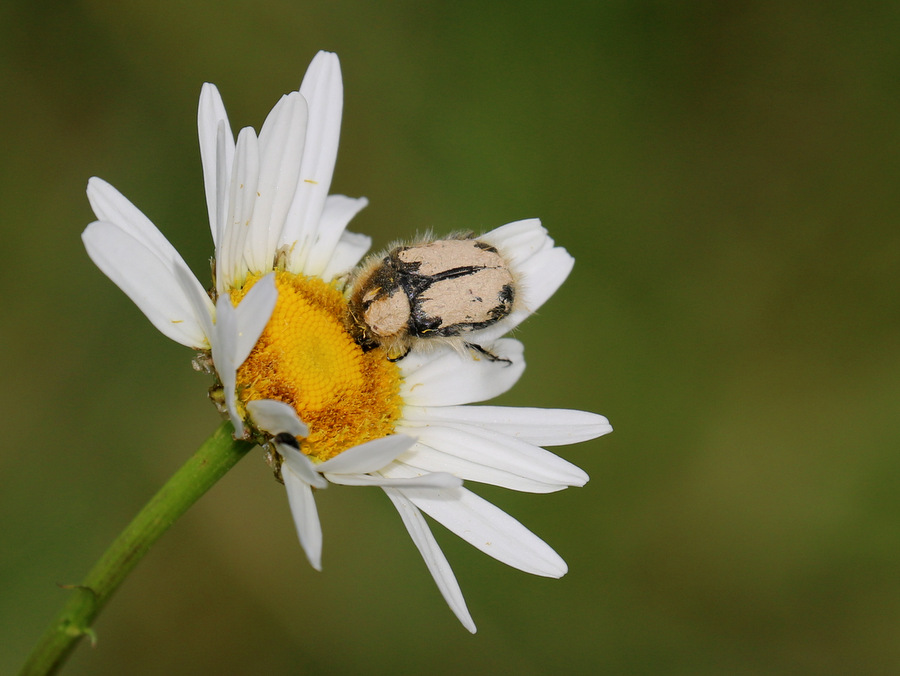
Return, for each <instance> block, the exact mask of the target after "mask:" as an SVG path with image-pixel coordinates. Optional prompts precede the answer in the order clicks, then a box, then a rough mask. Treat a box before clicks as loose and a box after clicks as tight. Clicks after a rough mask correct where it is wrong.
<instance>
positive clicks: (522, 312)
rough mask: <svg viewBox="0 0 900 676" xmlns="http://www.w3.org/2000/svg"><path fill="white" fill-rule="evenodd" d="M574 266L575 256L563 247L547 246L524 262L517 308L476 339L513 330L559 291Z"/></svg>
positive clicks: (477, 333) (520, 269)
mask: <svg viewBox="0 0 900 676" xmlns="http://www.w3.org/2000/svg"><path fill="white" fill-rule="evenodd" d="M574 265H575V259H574V258H572V256H570V255H569V252H567V251H566V250H565V249H563V248H561V247H554V248H552V249H545V250H543V251H540V252H538V253H537V254H535V255H534V256H532V257H530V258H528V259H527V260H525V261H522V262H521V263H520V264H519V265H518V266H517V268H516V273H517V276H518V278H519V284H518V297H517V298H516V302H515V305H514V307H513V311H512V312H511V313H510V314H509V315H508V316H507V317H504V318H503V319H502V320H501V321H499V322H497V323H496V324H493V325H491V326H489V327H487V328H486V329H481V330H480V331H474V332H473V333H472V340H473V341H474V342H478V341H484V342H485V343H490V342H491V341H493V340H495V339H497V338H499V337H500V336H502V335H504V334H507V333H509V332H510V331H512V330H513V329H514V328H516V327H517V326H518V325H519V324H521V323H522V322H523V321H525V320H526V319H528V317H530V316H531V315H532V314H534V313H535V312H536V311H537V310H538V308H540V307H541V306H542V305H543V304H544V303H545V302H546V301H547V299H549V298H550V296H552V295H553V294H554V293H556V290H557V289H559V287H560V286H562V283H563V282H564V281H566V278H567V277H568V276H569V273H570V272H572V266H574Z"/></svg>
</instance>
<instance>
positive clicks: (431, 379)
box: [398, 338, 525, 406]
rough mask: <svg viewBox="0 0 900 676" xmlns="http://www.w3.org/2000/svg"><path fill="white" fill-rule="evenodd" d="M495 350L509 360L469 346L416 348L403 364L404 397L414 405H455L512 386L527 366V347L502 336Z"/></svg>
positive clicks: (497, 392) (490, 395)
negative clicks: (493, 357)
mask: <svg viewBox="0 0 900 676" xmlns="http://www.w3.org/2000/svg"><path fill="white" fill-rule="evenodd" d="M490 349H491V351H492V352H493V353H494V354H495V355H497V356H498V357H501V358H503V359H509V360H510V361H511V362H512V363H511V364H510V363H508V362H505V361H490V360H488V359H486V358H483V357H479V356H478V355H477V354H476V353H474V352H473V351H471V350H469V351H468V352H467V353H466V354H463V355H460V354H459V353H458V352H456V351H454V350H452V349H450V348H446V347H441V348H436V349H434V350H429V351H425V350H423V351H417V350H413V351H412V352H410V353H409V354H408V355H407V356H406V357H404V358H403V360H402V361H400V362H398V363H399V364H400V370H401V371H402V372H403V384H402V385H401V387H400V394H401V396H402V397H403V401H405V402H406V403H407V404H412V405H413V406H455V405H457V404H468V403H470V402H474V401H484V400H486V399H491V398H493V397H496V396H499V395H501V394H503V393H504V392H506V391H507V390H509V388H511V387H512V386H513V385H515V384H516V381H518V380H519V378H520V377H521V375H522V372H523V371H524V370H525V358H524V356H523V352H524V348H523V346H522V343H520V342H519V341H518V340H515V339H513V338H504V339H502V340H498V341H496V342H495V343H493V344H492V345H491V346H490Z"/></svg>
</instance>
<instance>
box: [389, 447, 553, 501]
mask: <svg viewBox="0 0 900 676" xmlns="http://www.w3.org/2000/svg"><path fill="white" fill-rule="evenodd" d="M397 462H398V463H400V464H402V465H405V466H406V467H409V468H410V469H412V470H414V471H416V472H450V473H451V474H453V475H455V476H458V477H459V478H460V479H464V480H466V481H477V482H479V483H483V484H491V485H492V486H499V487H500V488H508V489H509V490H512V491H521V492H523V493H553V492H555V491H559V490H562V489H563V488H566V486H565V485H560V484H548V483H544V482H542V481H535V480H533V479H526V478H524V477H522V476H519V475H517V474H515V473H512V472H508V471H506V470H502V469H498V468H496V467H491V466H489V465H483V464H480V463H477V462H472V461H471V460H467V459H463V458H460V457H458V456H456V455H452V454H449V453H444V452H443V451H438V450H436V449H434V448H431V447H429V446H426V445H425V444H422V443H417V444H416V445H415V446H413V449H412V451H410V453H408V454H406V455H403V456H401V457H400V458H398V459H397Z"/></svg>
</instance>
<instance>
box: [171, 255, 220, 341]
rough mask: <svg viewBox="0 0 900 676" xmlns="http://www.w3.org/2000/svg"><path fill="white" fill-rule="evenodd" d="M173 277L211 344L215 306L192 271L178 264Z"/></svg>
mask: <svg viewBox="0 0 900 676" xmlns="http://www.w3.org/2000/svg"><path fill="white" fill-rule="evenodd" d="M175 278H176V279H177V280H178V284H179V286H180V287H181V291H182V293H183V294H184V295H185V297H186V298H187V299H188V301H189V302H190V304H191V307H193V309H194V317H196V319H197V322H198V323H199V325H200V330H201V331H203V335H205V336H206V337H207V342H209V344H210V346H212V342H211V341H212V338H213V336H214V335H215V329H214V328H213V314H214V313H215V308H216V306H215V305H214V304H213V302H212V300H210V297H209V294H207V293H206V291H204V290H203V288H202V287H201V286H200V284H199V283H198V282H197V278H196V277H194V275H193V273H192V272H191V271H190V270H188V269H187V267H186V266H185V267H182V266H180V265H178V266H176V267H175Z"/></svg>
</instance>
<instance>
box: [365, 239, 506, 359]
mask: <svg viewBox="0 0 900 676" xmlns="http://www.w3.org/2000/svg"><path fill="white" fill-rule="evenodd" d="M515 300H516V284H515V277H514V275H513V272H512V270H511V269H510V266H509V263H508V262H507V261H506V260H505V259H504V257H503V256H502V254H501V253H500V252H499V251H498V250H497V249H496V248H495V247H494V246H492V245H490V244H488V243H487V242H483V241H481V240H478V239H475V238H474V237H473V236H472V235H471V234H465V235H459V236H455V237H450V238H447V239H425V240H423V241H420V242H417V243H415V244H409V245H399V246H395V247H393V248H391V249H390V250H389V251H388V252H387V253H386V254H379V255H377V256H373V257H372V258H370V259H369V260H368V261H366V263H364V264H363V265H362V266H361V268H360V269H359V272H358V273H357V274H356V275H354V276H353V278H352V279H351V281H350V284H349V297H348V322H347V325H348V330H349V331H350V333H351V335H352V336H353V337H354V339H355V340H356V342H357V343H358V344H359V345H360V346H361V347H362V348H363V349H364V350H367V351H368V350H372V349H374V348H376V347H382V348H384V350H385V351H386V352H387V357H388V359H389V360H391V361H398V360H400V359H402V358H403V357H405V356H406V355H407V354H408V353H409V351H410V350H411V349H412V348H413V346H415V345H417V344H421V345H426V344H430V345H436V344H440V343H444V344H450V345H452V346H454V347H456V348H462V347H468V348H471V349H473V350H475V351H477V352H479V353H481V354H482V355H484V356H486V357H488V358H489V359H491V360H492V361H507V362H508V360H506V359H501V358H499V357H497V356H496V355H494V354H492V353H491V352H489V351H488V350H486V349H484V348H483V347H481V346H480V345H477V344H475V343H472V342H469V341H467V340H466V336H467V335H468V334H472V333H473V332H475V331H478V330H479V329H483V328H486V327H488V326H491V325H493V324H496V323H497V322H499V321H500V320H502V319H503V318H504V317H506V316H508V315H509V314H510V312H512V310H513V306H514V304H515Z"/></svg>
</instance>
